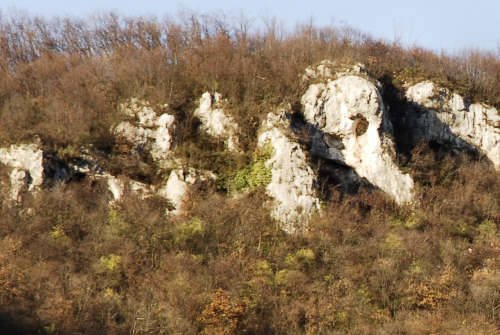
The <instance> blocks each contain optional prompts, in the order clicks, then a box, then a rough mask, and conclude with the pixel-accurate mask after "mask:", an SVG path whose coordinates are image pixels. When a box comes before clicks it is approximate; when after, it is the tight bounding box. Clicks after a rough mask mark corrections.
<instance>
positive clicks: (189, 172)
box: [158, 168, 217, 214]
mask: <svg viewBox="0 0 500 335" xmlns="http://www.w3.org/2000/svg"><path fill="white" fill-rule="evenodd" d="M216 178H217V177H216V176H215V175H214V174H213V173H211V172H208V171H198V170H195V169H193V168H190V169H186V170H183V169H176V170H172V172H170V176H169V177H168V180H167V183H166V184H165V185H164V186H163V187H161V188H160V189H159V190H158V195H160V196H162V197H164V198H166V199H168V200H169V201H170V202H171V203H172V205H173V206H174V210H173V211H172V212H173V214H178V213H179V212H180V211H181V208H182V204H183V203H184V200H185V197H186V194H187V192H188V190H189V187H190V186H192V185H194V184H196V183H198V182H207V181H210V180H212V181H213V180H215V179H216Z"/></svg>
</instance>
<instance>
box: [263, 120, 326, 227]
mask: <svg viewBox="0 0 500 335" xmlns="http://www.w3.org/2000/svg"><path fill="white" fill-rule="evenodd" d="M289 128H290V125H289V121H288V120H287V118H286V116H285V114H284V113H283V112H282V113H280V114H274V113H269V114H268V115H267V119H266V120H264V122H263V124H262V126H261V129H260V135H259V137H258V146H259V147H260V148H261V149H265V148H266V146H271V148H272V155H271V157H270V158H269V159H268V160H267V161H266V163H265V165H266V167H267V168H269V169H271V174H272V178H271V182H270V183H269V184H268V185H267V186H266V192H267V194H268V195H269V196H270V197H271V198H273V199H274V201H273V202H274V203H273V207H272V211H271V215H272V217H273V218H274V219H275V220H277V221H278V222H279V223H280V226H281V228H282V229H283V230H284V231H286V232H288V233H295V232H300V231H302V230H304V229H305V228H306V226H307V222H308V219H309V217H310V216H311V215H312V214H313V213H316V212H317V211H318V210H319V199H318V198H317V197H316V195H315V191H314V182H315V179H316V175H315V174H314V171H313V170H312V169H311V167H310V166H309V164H308V162H307V159H306V155H305V153H304V151H303V150H302V148H301V146H300V145H299V143H297V142H295V141H293V140H292V139H291V137H290V136H289V135H290V134H289V132H290V131H289Z"/></svg>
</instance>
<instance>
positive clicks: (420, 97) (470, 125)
mask: <svg viewBox="0 0 500 335" xmlns="http://www.w3.org/2000/svg"><path fill="white" fill-rule="evenodd" d="M406 97H407V99H408V100H409V101H410V102H412V103H414V104H415V106H416V107H417V108H416V110H412V111H410V112H408V113H407V120H406V123H407V124H408V129H410V130H411V132H410V135H411V141H412V143H413V144H416V143H418V142H419V141H421V140H423V139H424V140H432V141H437V142H440V143H447V144H451V145H452V146H454V147H456V148H458V149H463V148H467V149H471V148H478V149H479V150H480V151H481V152H483V153H484V154H485V155H486V156H487V157H488V158H489V159H490V160H491V161H492V162H493V164H494V166H495V168H496V169H497V170H499V169H500V115H499V113H498V111H497V110H496V109H495V108H493V107H489V106H486V105H482V104H472V105H468V104H467V103H466V102H465V101H464V99H463V98H462V97H461V96H460V95H458V94H455V93H451V92H450V91H449V90H447V89H445V88H441V87H438V86H436V85H435V84H434V83H433V82H431V81H424V82H421V83H418V84H416V85H413V86H411V87H409V88H408V89H407V91H406Z"/></svg>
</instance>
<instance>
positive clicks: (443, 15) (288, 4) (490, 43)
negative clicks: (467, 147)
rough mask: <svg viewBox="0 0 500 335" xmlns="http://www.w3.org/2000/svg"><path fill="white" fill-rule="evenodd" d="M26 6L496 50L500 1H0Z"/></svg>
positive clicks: (7, 6) (47, 11) (5, 6)
mask: <svg viewBox="0 0 500 335" xmlns="http://www.w3.org/2000/svg"><path fill="white" fill-rule="evenodd" d="M12 9H19V10H25V11H27V12H29V13H31V14H40V15H44V16H53V15H60V16H63V15H74V16H86V15H89V14H95V13H103V12H109V11H115V12H117V13H120V14H125V15H145V16H148V15H152V16H158V17H162V16H163V15H165V14H175V13H176V12H177V11H178V10H179V9H189V10H195V11H199V12H210V13H212V12H216V11H220V10H223V11H224V12H225V13H227V14H235V15H239V14H241V13H244V15H245V16H247V17H250V18H253V19H254V21H253V22H254V25H259V24H261V23H262V22H263V21H264V19H266V18H267V19H269V18H272V17H276V18H277V19H278V20H279V21H281V22H283V23H284V24H285V26H293V25H294V24H295V23H297V22H305V21H310V20H311V19H312V20H313V22H314V23H316V24H318V25H328V24H331V23H334V24H338V25H339V24H348V25H350V26H352V27H354V28H358V29H361V30H362V31H364V32H369V33H371V34H372V35H373V36H375V37H382V38H385V39H388V40H391V41H392V40H394V39H395V38H397V39H398V40H400V41H401V42H403V43H405V44H406V45H413V44H416V45H419V46H423V47H425V48H430V49H434V50H436V51H440V50H444V51H446V52H457V51H460V50H461V49H468V48H481V49H486V50H491V51H496V52H499V53H500V1H499V0H474V1H470V0H454V1H453V0H413V1H407V0H379V1H373V0H330V1H319V0H302V1H295V0H289V1H281V0H275V1H269V0H268V1H262V0H253V1H252V0H249V1H228V0H204V1H203V0H190V1H175V0H174V1H169V0H0V10H2V12H3V13H4V14H5V13H9V12H10V11H11V10H12Z"/></svg>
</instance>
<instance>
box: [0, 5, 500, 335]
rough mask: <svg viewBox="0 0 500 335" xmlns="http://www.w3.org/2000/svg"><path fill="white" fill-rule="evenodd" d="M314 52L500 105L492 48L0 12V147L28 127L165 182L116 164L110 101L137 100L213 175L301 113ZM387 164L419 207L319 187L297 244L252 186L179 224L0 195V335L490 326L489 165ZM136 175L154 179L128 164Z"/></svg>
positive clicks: (106, 204) (496, 185)
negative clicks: (212, 104) (405, 181)
mask: <svg viewBox="0 0 500 335" xmlns="http://www.w3.org/2000/svg"><path fill="white" fill-rule="evenodd" d="M323 59H329V60H332V61H335V62H338V63H339V64H352V63H355V62H361V63H364V64H365V65H366V67H367V70H368V71H369V72H370V74H372V75H373V76H374V77H375V78H377V79H378V80H380V82H381V83H382V85H383V86H384V88H385V93H384V94H386V95H387V96H388V97H389V98H391V97H392V98H394V100H397V95H398V94H400V92H401V88H402V85H403V84H404V83H405V82H415V81H419V80H424V79H431V80H433V81H435V82H436V83H438V84H440V85H443V86H445V87H448V88H450V89H452V90H453V91H456V92H458V93H461V94H462V95H464V96H465V97H467V98H468V99H470V100H471V101H480V102H485V103H489V104H492V105H494V106H497V107H500V86H499V85H498V82H499V81H500V59H499V58H498V55H495V54H493V53H487V52H476V51H469V52H464V53H463V55H461V56H447V55H438V54H436V53H434V52H431V51H429V50H425V49H422V48H418V47H404V46H402V45H399V44H398V43H391V42H387V41H381V40H377V39H374V38H372V37H370V36H369V35H367V34H364V33H362V32H359V31H356V30H354V29H351V28H348V27H335V26H333V27H317V26H314V25H313V24H302V25H298V26H297V27H296V28H295V29H292V30H284V29H282V28H280V25H279V24H277V23H276V22H275V21H273V20H270V21H267V22H266V23H265V24H264V25H263V26H262V27H260V28H259V27H257V26H255V25H252V24H251V21H250V20H248V19H245V18H241V19H238V20H232V19H229V18H225V17H223V16H217V15H202V14H192V13H191V14H186V13H184V14H183V15H179V16H176V17H175V18H174V17H172V18H167V19H164V20H159V19H153V18H130V17H121V16H117V15H113V14H110V15H102V16H99V17H94V18H91V19H90V18H89V19H85V20H83V19H82V20H80V19H76V18H59V19H46V18H37V17H32V16H23V15H17V16H16V15H10V16H3V17H1V18H0V71H1V73H0V142H1V143H2V144H5V145H7V144H10V143H19V142H23V141H29V140H30V139H31V138H32V137H33V136H34V135H37V136H39V137H40V138H41V140H42V143H43V146H44V150H46V152H49V153H50V154H51V155H53V156H54V157H56V158H58V159H61V160H64V159H68V158H72V157H76V156H78V154H79V153H80V151H81V150H83V149H85V150H87V151H86V152H90V153H92V154H95V155H96V156H98V157H101V158H102V160H103V164H106V161H108V163H107V164H108V166H106V167H108V168H110V169H112V170H113V169H114V170H113V172H116V171H118V172H119V173H122V174H128V175H129V176H131V177H134V176H137V175H141V176H142V181H148V182H153V181H155V180H162V178H164V177H165V174H166V171H163V172H162V171H160V172H157V170H156V169H155V166H154V164H153V163H151V162H150V161H148V159H147V157H146V158H141V157H139V158H138V157H136V156H131V157H129V156H127V155H126V154H127V152H126V150H123V149H122V144H121V143H117V142H116V139H115V138H114V136H113V135H112V134H111V131H110V128H111V126H112V125H113V124H115V123H116V122H117V121H118V120H119V119H120V117H121V116H120V113H119V112H118V108H117V107H118V105H119V104H120V103H122V102H124V101H126V100H127V99H129V98H131V97H138V98H143V99H145V100H148V101H150V102H151V104H152V105H155V103H159V104H165V103H167V104H168V109H169V113H172V114H174V115H175V117H176V120H177V122H178V124H177V130H176V133H175V136H176V138H175V150H176V155H178V156H179V157H182V158H183V159H184V160H186V162H187V164H189V165H190V166H195V167H203V168H208V169H210V170H213V171H214V172H215V173H217V174H218V175H222V174H223V173H224V172H225V171H226V170H228V169H235V168H236V167H238V166H244V165H245V164H247V163H248V161H250V160H251V156H252V153H253V146H254V142H255V132H256V130H257V127H258V125H259V123H260V121H261V119H262V117H263V116H264V115H265V114H267V113H268V112H270V111H273V110H275V109H276V108H278V107H279V106H283V105H290V106H291V108H292V109H294V110H299V109H300V104H299V101H300V96H301V95H302V94H303V93H304V91H305V89H306V86H305V85H306V83H305V82H304V81H302V80H301V79H300V78H301V76H302V74H303V73H304V69H305V68H306V67H307V66H309V65H311V64H315V63H318V62H319V61H321V60H323ZM207 90H208V91H211V92H213V91H218V92H220V93H222V94H223V96H224V98H226V99H227V101H228V106H227V108H226V111H227V112H228V113H229V114H231V115H232V116H233V117H234V119H235V120H236V121H237V122H238V123H239V124H240V125H244V126H245V127H243V126H242V128H244V130H243V134H242V146H243V147H244V148H245V149H247V151H246V152H245V153H242V154H238V155H236V154H235V155H232V154H228V153H226V152H224V151H223V145H221V143H216V142H215V143H212V142H210V140H209V139H207V137H206V136H203V135H202V134H200V133H199V132H198V131H197V128H196V126H197V123H196V119H195V118H194V117H193V111H194V109H195V107H196V104H197V103H198V99H199V97H200V95H201V93H202V92H204V91H207ZM395 110H396V109H395ZM124 157H125V158H124ZM141 159H143V161H139V160H141ZM125 161H126V164H125V163H124V162H125ZM401 161H402V162H404V165H405V166H404V168H405V169H406V171H408V172H410V173H411V174H412V176H413V178H414V180H415V181H416V184H417V186H416V193H417V198H418V202H417V204H416V205H414V206H412V207H399V206H397V205H396V204H395V203H394V202H393V201H391V200H390V199H388V198H387V197H386V196H385V195H384V194H383V193H382V192H379V191H377V190H365V189H363V188H361V189H360V190H359V192H358V193H357V194H355V195H348V194H343V193H341V192H340V191H338V190H337V189H332V190H330V192H329V193H328V196H329V197H328V198H326V199H322V200H323V203H322V208H323V214H322V215H318V216H317V217H314V218H313V219H312V220H311V222H310V225H309V226H310V229H309V231H307V232H305V233H304V234H301V235H295V236H291V235H287V234H285V233H284V232H282V231H281V230H279V229H278V228H277V226H276V223H275V222H273V220H272V219H271V218H270V216H269V210H268V208H267V206H268V205H267V202H266V201H267V200H268V199H267V198H266V196H265V192H264V190H263V189H259V188H257V189H254V190H251V191H249V192H246V193H244V194H241V195H240V196H238V197H231V196H228V195H227V194H225V193H224V192H223V191H221V190H220V189H217V187H213V188H210V187H206V188H201V186H200V189H195V190H193V191H192V192H191V193H190V195H189V199H188V201H187V203H186V205H185V210H184V212H183V214H182V215H180V216H169V215H165V204H164V203H163V202H162V201H161V200H160V199H156V198H154V197H153V198H151V199H148V200H141V199H139V198H137V197H136V196H134V195H133V194H128V195H126V196H125V197H124V198H123V199H122V200H121V201H120V202H117V203H115V204H114V205H113V206H110V200H111V195H110V194H109V192H108V191H107V187H106V185H104V184H103V183H102V182H100V181H99V180H92V179H90V178H86V179H85V178H83V179H81V180H73V181H72V182H69V183H61V184H57V185H52V186H51V187H46V188H44V189H42V190H41V191H40V192H38V193H37V194H36V195H29V196H26V197H25V199H24V200H23V203H22V204H18V205H13V204H12V202H10V201H9V200H8V198H9V193H8V192H7V191H6V190H5V187H4V189H3V191H2V192H1V193H0V201H1V207H0V330H1V332H2V334H3V333H5V334H7V333H12V334H33V333H41V334H63V335H65V334H196V333H200V334H394V335H395V334H472V333H474V334H485V335H486V334H488V335H493V334H497V333H498V332H499V331H500V326H499V325H500V313H499V312H500V307H499V305H500V290H499V288H500V277H499V276H500V273H499V272H498V269H499V268H500V255H499V254H500V235H499V234H500V200H499V199H500V176H499V174H498V172H496V171H494V170H493V168H492V167H491V166H490V165H488V164H487V163H486V162H484V161H482V160H478V159H477V158H476V157H469V156H467V155H466V154H457V153H454V152H451V151H449V150H447V148H445V147H439V146H436V145H435V144H433V143H430V144H426V143H422V144H421V145H419V146H417V147H415V148H412V151H411V152H409V153H405V159H404V160H401ZM109 162H111V163H109ZM401 164H403V163H401ZM144 166H149V170H148V171H149V172H146V173H144V171H139V170H141V169H144ZM0 168H1V169H2V170H3V172H2V174H1V175H2V176H7V175H8V171H7V168H6V167H4V166H0ZM132 170H136V171H135V172H134V171H132ZM137 171H139V172H141V173H139V172H137ZM151 171H152V172H151ZM2 182H3V184H2V185H4V186H5V185H8V180H7V179H5V180H3V181H2Z"/></svg>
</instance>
